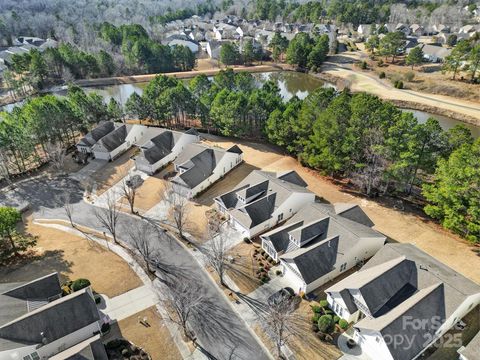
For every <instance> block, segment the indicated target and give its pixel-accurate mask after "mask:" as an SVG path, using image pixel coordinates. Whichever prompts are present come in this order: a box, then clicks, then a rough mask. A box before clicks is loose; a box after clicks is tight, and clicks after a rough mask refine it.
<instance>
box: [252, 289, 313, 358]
mask: <svg viewBox="0 0 480 360" xmlns="http://www.w3.org/2000/svg"><path fill="white" fill-rule="evenodd" d="M264 308H265V310H264V311H263V312H261V315H260V318H261V321H262V324H263V325H264V328H265V331H266V333H267V334H268V335H269V337H270V339H271V340H272V341H273V343H274V344H275V349H276V353H277V354H276V355H277V357H278V358H279V359H283V355H282V348H283V347H284V346H285V345H286V343H287V340H288V339H289V338H290V337H292V336H294V335H295V334H296V333H298V334H301V333H302V331H305V327H304V325H305V324H306V321H305V320H304V319H302V318H301V316H300V315H298V314H297V313H296V312H295V309H296V308H297V298H295V297H293V298H290V297H286V296H284V297H280V298H277V301H273V302H269V303H268V304H265V307H264Z"/></svg>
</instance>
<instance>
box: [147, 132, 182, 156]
mask: <svg viewBox="0 0 480 360" xmlns="http://www.w3.org/2000/svg"><path fill="white" fill-rule="evenodd" d="M177 140H178V135H177V136H174V134H173V133H172V132H171V131H165V132H162V133H161V134H160V135H157V136H155V137H153V138H152V139H151V140H150V141H149V142H148V143H147V144H145V145H143V146H142V149H143V153H142V155H141V156H143V157H145V159H146V160H147V162H148V163H149V164H155V163H156V162H157V161H159V160H161V159H163V158H164V157H165V156H167V155H168V154H170V153H171V152H172V149H173V147H174V146H175V142H176V141H177Z"/></svg>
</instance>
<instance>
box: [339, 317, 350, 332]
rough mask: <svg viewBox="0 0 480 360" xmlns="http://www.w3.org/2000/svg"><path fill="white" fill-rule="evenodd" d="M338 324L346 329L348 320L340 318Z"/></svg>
mask: <svg viewBox="0 0 480 360" xmlns="http://www.w3.org/2000/svg"><path fill="white" fill-rule="evenodd" d="M338 326H340V329H342V330H346V329H347V328H348V321H347V320H345V319H340V321H339V322H338Z"/></svg>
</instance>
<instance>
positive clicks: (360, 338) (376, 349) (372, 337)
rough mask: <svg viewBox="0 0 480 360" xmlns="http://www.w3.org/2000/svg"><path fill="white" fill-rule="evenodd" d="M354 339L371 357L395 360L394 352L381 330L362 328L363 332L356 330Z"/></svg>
mask: <svg viewBox="0 0 480 360" xmlns="http://www.w3.org/2000/svg"><path fill="white" fill-rule="evenodd" d="M354 339H355V340H356V341H357V343H358V345H359V346H360V347H361V348H362V351H363V352H364V353H365V354H366V355H367V356H369V357H370V358H371V359H382V360H393V357H392V354H391V353H390V350H389V349H388V347H387V344H386V343H385V341H384V339H383V337H382V335H381V334H380V333H379V332H376V331H370V330H368V331H367V330H365V329H362V330H361V332H358V331H355V336H354Z"/></svg>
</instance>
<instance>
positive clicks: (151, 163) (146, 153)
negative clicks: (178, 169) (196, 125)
mask: <svg viewBox="0 0 480 360" xmlns="http://www.w3.org/2000/svg"><path fill="white" fill-rule="evenodd" d="M198 141H200V135H199V134H198V132H197V131H196V130H195V129H193V128H192V129H190V130H188V131H186V132H183V133H182V132H179V131H171V130H166V129H161V133H160V134H158V135H156V136H154V137H152V138H151V139H150V140H149V141H147V142H146V143H145V144H143V145H142V146H141V147H140V150H141V154H140V155H138V156H136V157H135V159H134V161H135V168H136V169H137V170H140V171H143V172H144V173H147V174H149V175H153V174H155V173H156V172H157V171H158V170H160V169H161V168H163V167H165V166H166V165H167V164H169V163H171V162H172V161H173V160H175V158H176V157H177V156H178V155H179V154H180V153H181V152H182V151H183V150H184V149H185V147H186V146H187V145H188V144H193V143H196V142H198Z"/></svg>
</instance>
